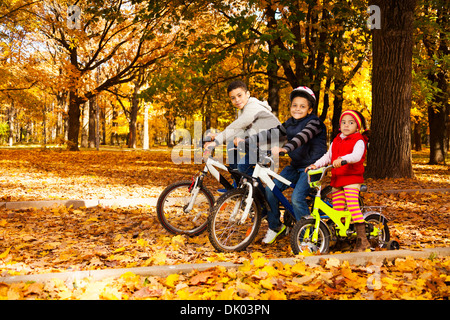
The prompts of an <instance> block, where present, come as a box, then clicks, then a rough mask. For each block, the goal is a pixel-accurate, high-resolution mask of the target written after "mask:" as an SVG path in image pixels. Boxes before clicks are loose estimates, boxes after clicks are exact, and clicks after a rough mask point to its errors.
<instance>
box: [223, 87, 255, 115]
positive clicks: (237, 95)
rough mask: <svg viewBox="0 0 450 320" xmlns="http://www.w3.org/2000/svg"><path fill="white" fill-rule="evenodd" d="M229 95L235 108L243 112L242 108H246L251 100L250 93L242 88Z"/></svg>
mask: <svg viewBox="0 0 450 320" xmlns="http://www.w3.org/2000/svg"><path fill="white" fill-rule="evenodd" d="M228 95H229V97H230V99H231V103H232V104H233V106H235V107H236V108H238V109H239V110H242V108H244V106H245V105H246V104H247V101H248V99H249V98H250V92H249V91H245V90H244V89H242V88H236V89H234V90H231V91H230V93H229V94H228Z"/></svg>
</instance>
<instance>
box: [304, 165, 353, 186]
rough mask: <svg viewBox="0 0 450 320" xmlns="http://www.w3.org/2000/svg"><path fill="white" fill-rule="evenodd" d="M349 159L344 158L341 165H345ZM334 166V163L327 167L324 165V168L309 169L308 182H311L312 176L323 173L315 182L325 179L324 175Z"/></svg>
mask: <svg viewBox="0 0 450 320" xmlns="http://www.w3.org/2000/svg"><path fill="white" fill-rule="evenodd" d="M347 163H348V162H347V160H342V162H341V166H345V165H346V164H347ZM332 168H334V167H333V165H332V164H330V165H329V166H326V167H322V168H318V169H308V170H307V173H308V183H311V176H313V175H316V174H321V176H320V179H319V180H317V181H315V182H319V181H321V180H322V179H323V177H324V176H325V175H326V173H327V172H328V170H330V169H332Z"/></svg>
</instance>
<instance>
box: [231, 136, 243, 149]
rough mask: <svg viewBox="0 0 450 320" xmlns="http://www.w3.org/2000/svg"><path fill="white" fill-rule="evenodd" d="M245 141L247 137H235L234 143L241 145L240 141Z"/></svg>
mask: <svg viewBox="0 0 450 320" xmlns="http://www.w3.org/2000/svg"><path fill="white" fill-rule="evenodd" d="M242 142H245V139H241V138H238V137H236V138H234V140H233V143H234V145H235V146H236V147H237V146H238V145H239V143H242Z"/></svg>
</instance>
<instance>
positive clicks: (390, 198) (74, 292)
mask: <svg viewBox="0 0 450 320" xmlns="http://www.w3.org/2000/svg"><path fill="white" fill-rule="evenodd" d="M0 155H1V156H0V187H1V190H2V194H1V197H2V199H3V201H16V200H44V199H45V200H46V199H89V198H91V199H98V198H100V199H108V198H143V197H157V196H158V195H159V193H160V192H161V191H162V190H163V189H164V187H165V186H167V185H168V184H169V183H171V182H173V181H176V180H180V179H188V178H189V177H190V176H192V174H193V173H195V172H196V170H198V169H199V168H201V165H194V164H183V165H174V164H173V163H172V162H171V158H170V153H168V152H167V151H164V150H161V151H152V152H113V151H102V152H94V151H84V152H79V153H69V152H55V151H38V150H33V151H30V150H1V151H0ZM424 163H425V159H424V157H423V155H421V154H416V155H415V163H414V169H415V173H416V178H415V179H409V180H407V179H397V180H396V181H393V180H389V179H387V180H381V181H371V180H369V181H368V185H369V189H372V190H374V189H376V190H391V189H397V190H398V189H415V188H420V189H423V188H448V187H449V185H450V184H449V182H450V174H449V170H448V166H427V165H425V164H424ZM209 183H210V184H211V188H212V189H214V188H217V185H214V183H213V181H209ZM449 198H450V196H449V193H406V192H400V193H395V194H375V193H367V194H366V195H365V203H366V205H383V206H386V209H385V211H384V214H385V215H386V216H387V217H388V218H389V219H390V222H389V226H390V230H391V237H392V238H393V239H396V240H397V241H398V242H399V243H400V245H401V247H402V248H409V249H420V248H426V247H436V246H449V244H450V240H449V239H450V229H449V227H450V223H449V222H450V220H449V216H450V201H449ZM266 228H267V223H265V222H264V223H263V225H262V229H261V231H260V233H259V235H258V237H257V239H256V241H255V243H254V244H252V245H251V246H250V247H249V248H248V250H247V251H245V252H241V253H228V254H223V253H217V252H215V251H214V249H213V248H212V246H211V245H210V244H209V241H208V238H207V235H206V234H203V235H201V236H198V237H192V238H189V237H186V236H180V235H178V236H173V235H171V234H169V233H167V232H166V231H165V230H164V229H163V228H162V227H161V226H160V225H159V223H158V220H157V218H156V214H155V208H154V207H135V208H106V207H96V208H87V209H86V208H79V209H73V208H66V207H59V208H48V209H42V210H6V209H0V275H1V276H7V275H19V274H35V273H45V272H61V271H70V270H72V271H74V270H90V269H105V268H123V267H139V266H152V265H163V264H165V265H167V264H180V263H202V262H212V261H214V262H216V261H231V262H237V263H247V262H248V261H252V260H255V259H258V258H260V259H270V258H279V257H292V252H291V250H290V247H289V243H288V239H286V238H281V239H280V240H277V242H276V243H275V244H273V245H270V246H263V245H262V244H261V239H262V237H263V236H264V233H265V230H266ZM246 261H247V262H246ZM414 263H418V264H426V267H424V268H423V272H422V271H421V272H419V271H418V272H419V273H420V275H419V276H416V273H414V272H416V271H414V270H410V271H402V270H400V271H399V270H397V269H396V267H395V266H396V265H397V264H395V265H393V266H389V265H386V266H382V270H384V271H382V272H385V273H386V274H390V273H391V271H392V270H393V271H392V272H394V273H396V272H400V273H399V274H395V275H394V278H390V275H389V277H387V278H386V279H391V280H385V281H388V282H389V281H391V283H386V284H385V283H384V282H383V281H384V280H383V277H381V282H382V284H383V288H385V287H386V288H387V287H388V286H390V287H392V290H391V291H389V290H382V291H380V290H378V291H377V290H375V289H374V290H375V291H374V290H372V291H370V290H369V291H367V289H365V290H366V291H364V290H362V291H361V290H359V289H358V290H356V291H352V292H348V294H347V291H345V290H350V289H348V288H347V289H345V290H343V289H341V285H342V286H344V285H345V284H346V283H347V282H348V281H356V282H358V281H360V282H361V286H362V283H363V282H367V277H369V276H370V273H368V272H367V270H363V271H358V268H356V269H355V270H353V269H352V268H353V267H351V266H348V267H344V268H348V269H349V270H351V272H352V273H354V274H355V275H358V276H359V275H363V276H362V278H361V279H359V280H356V278H355V277H356V276H355V277H354V278H355V279H353V278H352V276H350V279H348V278H345V277H344V278H342V275H341V277H339V276H338V273H339V272H342V270H341V271H337V270H338V269H339V268H342V266H339V268H337V267H336V268H337V269H336V270H334V269H331V268H328V269H326V268H325V267H324V268H325V269H323V273H324V274H326V275H325V276H323V275H321V273H320V272H319V269H311V271H309V272H311V273H312V274H314V277H312V278H311V279H310V281H308V282H307V283H306V282H305V283H303V281H306V280H307V279H309V278H304V277H305V276H308V274H307V273H305V274H302V273H300V274H298V273H295V274H294V275H293V274H292V272H293V271H292V270H288V268H289V267H288V266H278V267H276V268H278V269H279V270H281V271H280V272H284V273H285V275H280V274H277V275H270V276H269V275H267V276H261V277H260V279H258V276H253V277H252V275H251V274H256V272H257V270H256V269H255V270H253V269H251V270H249V271H248V272H250V271H251V272H250V273H251V274H250V273H249V274H246V273H245V272H246V271H245V270H244V271H242V270H235V271H234V272H235V274H236V276H235V278H233V277H232V274H230V275H228V272H229V271H224V270H221V269H220V268H219V269H217V268H216V269H214V270H212V271H211V275H212V276H211V277H206V278H205V281H200V282H198V283H197V284H195V282H196V281H192V278H194V277H196V276H197V275H196V274H192V275H188V276H181V275H179V276H178V278H177V281H174V282H173V285H172V286H170V285H169V286H168V285H167V279H159V278H151V279H147V280H145V279H141V278H139V279H138V278H137V277H135V276H133V275H128V276H124V277H122V278H120V279H118V280H114V281H109V282H108V283H104V282H99V283H98V284H95V283H86V284H85V286H84V287H83V284H79V285H77V287H76V288H74V287H71V285H70V284H64V283H60V284H58V283H54V284H53V286H55V287H57V288H56V289H54V291H52V289H51V288H47V287H45V286H52V284H51V283H50V284H48V283H47V284H17V286H16V285H6V284H0V298H5V297H6V298H12V297H16V298H23V297H24V298H28V297H38V298H58V299H59V298H82V297H86V296H83V295H89V292H88V293H86V290H87V291H89V290H94V289H93V288H91V289H88V288H90V287H91V286H92V287H95V288H97V289H95V290H97V291H95V290H94V291H95V293H93V296H92V297H97V298H99V297H100V298H108V297H109V298H113V297H116V298H167V299H175V298H181V299H183V298H189V297H191V296H190V295H192V297H194V298H195V297H196V298H201V299H204V298H208V297H210V298H221V297H222V298H223V297H224V296H223V295H226V294H230V292H231V291H233V290H234V291H233V292H234V293H233V294H234V296H233V295H231V296H228V298H246V297H249V298H254V295H256V296H257V297H258V298H288V299H293V298H314V299H315V298H327V297H328V298H332V299H334V298H336V297H338V296H339V295H341V297H347V296H348V297H349V298H352V297H353V298H355V297H356V298H367V299H371V298H374V299H388V298H407V296H408V292H409V291H408V290H406V289H404V290H403V289H402V290H403V291H399V292H397V291H398V290H394V287H396V288H397V287H398V288H400V287H402V285H405V286H406V287H408V286H412V285H416V284H417V283H416V282H414V281H419V280H418V279H422V280H423V282H420V284H421V287H420V288H423V290H422V289H421V290H422V291H421V290H419V291H417V292H416V291H414V292H412V293H410V297H411V298H414V297H416V298H417V297H424V298H445V297H447V298H448V291H445V290H444V291H442V290H443V289H442V286H443V285H442V283H444V284H447V288H448V280H449V279H448V274H449V267H448V265H449V262H448V260H439V259H437V260H435V261H434V264H433V267H430V266H429V265H428V264H427V263H429V262H427V260H426V261H422V262H420V261H415V262H414ZM264 266H267V267H269V265H268V263H267V264H266V263H265V264H264ZM252 268H254V267H252ZM262 268H263V267H262ZM383 268H384V269H383ZM389 268H391V269H389ZM392 268H393V269H392ZM427 268H431V269H427ZM433 268H434V269H433ZM284 269H286V270H284ZM283 270H284V271H283ZM320 270H321V269H320ZM390 270H391V271H390ZM239 272H241V273H239ZM242 272H243V273H242ZM289 272H291V273H289ZM404 272H406V273H408V272H409V273H408V274H407V275H406V276H405V275H404V274H403V273H404ZM430 272H431V274H429V273H430ZM423 273H425V275H423ZM263 275H265V274H264V273H263ZM203 276H205V275H203ZM309 276H311V275H309ZM174 277H176V276H174ZM277 277H281V280H279V281H278V280H276V279H278V278H277ZM293 277H294V278H293ZM421 277H422V278H421ZM227 278H228V279H229V280H228V281H225V280H223V282H219V283H223V286H222V287H220V284H217V280H218V279H227ZM297 278H299V279H303V280H299V279H297ZM274 279H275V280H274ZM293 279H297V280H298V281H300V285H308V286H310V285H311V287H310V288H313V287H314V283H317V282H318V281H319V280H320V281H322V282H324V281H325V282H324V283H325V284H327V285H328V288H329V289H327V291H326V292H325V293H324V292H322V293H321V294H322V295H321V296H320V297H319V296H314V294H310V295H306V296H302V294H304V292H303V291H304V290H303V289H302V290H300V289H299V290H298V291H296V290H297V289H298V285H299V283H295V281H293ZM352 279H353V280H352ZM402 279H403V280H402ZM405 279H406V280H405ZM172 280H174V279H172V278H171V279H170V280H169V282H170V281H172ZM264 280H267V281H265V282H263V283H264V285H263V284H261V281H264ZM208 281H210V283H208ZM252 281H253V282H254V283H253V282H252ZM396 281H397V282H398V281H403V282H402V285H398V284H397V283H396ZM427 281H428V282H427ZM228 282H229V283H228ZM269 282H270V283H269ZM213 283H214V284H215V287H214V288H213V287H212V286H211V284H213ZM244 284H247V285H249V286H251V287H252V286H253V287H255V289H252V288H253V287H252V288H250V287H246V286H245V285H244ZM97 285H98V287H96V286H97ZM206 285H210V286H209V289H207V286H206ZM355 285H356V284H355ZM64 286H65V287H66V288H64ZM124 286H125V287H127V286H131V288H128V287H127V288H128V289H123V287H124ZM177 286H178V288H177ZM203 286H205V287H203ZM238 286H242V287H245V288H246V289H245V288H244V289H242V288H241V289H242V290H244V291H242V290H241V293H239V290H237V289H239V288H238ZM258 286H259V287H258ZM293 286H297V287H293ZM196 287H199V288H196ZM406 287H405V288H406ZM121 288H122V289H121ZM229 288H233V290H231V289H229ZM258 288H259V290H260V293H259V294H258V295H257V294H256V291H255V290H256V289H258ZM277 288H282V289H283V290H281V291H280V290H277ZM288 288H290V289H288ZM296 288H297V289H296ZM361 288H362V287H361ZM430 288H431V289H430ZM175 289H178V290H175ZM227 289H229V290H228V291H227ZM110 290H112V291H110ZM198 290H199V291H198ZM236 290H237V291H236ZM252 290H253V291H252ZM289 290H290V291H289ZM320 290H325V289H323V288H322V289H320ZM399 290H400V289H399ZM411 290H412V289H411ZM447 290H448V289H447ZM197 291H198V292H197ZM178 292H179V294H178ZM208 292H209V293H208ZM227 292H228V293H227ZM275 292H279V295H278V296H277V295H276V294H275ZM302 292H303V293H302ZM316 292H318V291H317V290H316ZM445 292H446V293H445ZM281 293H283V294H284V296H283V295H282V294H281ZM267 294H273V296H267ZM102 295H103V296H102ZM208 295H210V296H208ZM221 295H222V296H221ZM256 296H255V297H256Z"/></svg>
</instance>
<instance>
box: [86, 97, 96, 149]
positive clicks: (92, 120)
mask: <svg viewBox="0 0 450 320" xmlns="http://www.w3.org/2000/svg"><path fill="white" fill-rule="evenodd" d="M95 116H96V105H95V98H94V97H92V98H90V99H89V136H88V145H89V148H95V147H96V145H95V139H96V135H95V132H96V127H95V126H96V122H95Z"/></svg>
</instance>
